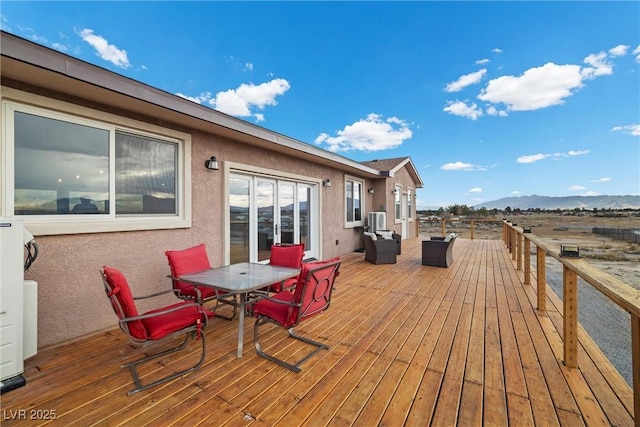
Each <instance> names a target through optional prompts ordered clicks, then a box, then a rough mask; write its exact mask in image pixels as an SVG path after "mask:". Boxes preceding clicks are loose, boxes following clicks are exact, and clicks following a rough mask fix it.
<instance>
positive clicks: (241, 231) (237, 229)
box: [229, 177, 250, 264]
mask: <svg viewBox="0 0 640 427" xmlns="http://www.w3.org/2000/svg"><path fill="white" fill-rule="evenodd" d="M249 183H250V181H249V180H248V179H246V178H233V177H232V178H231V179H230V180H229V218H230V220H231V221H230V224H229V229H230V230H229V231H230V242H229V243H230V261H231V264H235V263H238V262H247V261H249Z"/></svg>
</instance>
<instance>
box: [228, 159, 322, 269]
mask: <svg viewBox="0 0 640 427" xmlns="http://www.w3.org/2000/svg"><path fill="white" fill-rule="evenodd" d="M232 176H237V177H244V178H248V179H249V180H250V185H251V188H252V190H251V191H250V192H249V198H250V207H249V215H250V218H249V222H250V226H253V225H254V224H257V203H256V200H255V197H256V196H255V192H254V191H253V186H254V180H256V179H272V180H273V181H274V182H276V183H277V182H280V181H284V182H291V183H296V184H297V185H307V186H309V188H311V201H310V202H311V203H312V204H313V205H317V209H314V211H313V212H310V215H311V224H310V236H309V238H310V240H311V242H312V246H311V247H305V258H318V259H321V258H322V241H321V237H320V236H322V219H321V217H322V198H321V195H322V192H321V191H320V188H322V180H320V179H316V178H311V177H308V176H304V175H299V174H294V173H288V172H283V171H278V170H274V169H269V168H263V167H260V166H254V165H248V164H245V163H236V162H233V161H229V160H227V161H225V162H224V182H225V184H224V186H225V188H226V189H227V190H226V192H225V200H224V204H225V205H224V223H225V227H224V228H225V232H224V233H225V236H224V237H225V251H224V252H225V264H229V263H230V259H231V258H230V257H231V256H230V242H231V234H230V227H229V224H230V222H231V217H230V214H229V197H228V196H229V186H230V179H231V177H232ZM296 188H297V187H296ZM255 236H256V233H250V235H249V238H250V239H254V238H255ZM250 244H251V245H257V242H256V241H253V240H252V242H251V243H250ZM253 256H254V254H250V259H251V260H252V261H253V262H255V261H257V260H256V259H254V258H252V257H253Z"/></svg>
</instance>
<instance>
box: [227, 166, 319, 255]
mask: <svg viewBox="0 0 640 427" xmlns="http://www.w3.org/2000/svg"><path fill="white" fill-rule="evenodd" d="M229 181H230V182H229V183H230V185H229V223H228V227H229V239H228V242H229V243H228V244H229V251H228V253H229V262H230V263H231V264H233V263H237V262H243V261H249V262H262V261H268V260H269V257H270V256H271V245H273V244H276V243H304V245H305V258H307V257H316V256H317V252H318V241H319V239H318V236H319V231H318V230H319V225H318V219H319V211H318V188H317V187H318V186H317V184H315V183H306V182H298V181H293V180H289V179H279V178H271V177H262V176H252V175H245V174H239V173H238V174H231V175H230V180H229Z"/></svg>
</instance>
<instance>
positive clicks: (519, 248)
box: [516, 232, 522, 271]
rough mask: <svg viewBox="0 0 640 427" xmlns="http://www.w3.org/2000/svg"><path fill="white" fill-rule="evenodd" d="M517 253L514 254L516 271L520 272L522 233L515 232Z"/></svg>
mask: <svg viewBox="0 0 640 427" xmlns="http://www.w3.org/2000/svg"><path fill="white" fill-rule="evenodd" d="M516 238H517V239H518V251H517V252H516V270H518V271H522V233H518V232H516Z"/></svg>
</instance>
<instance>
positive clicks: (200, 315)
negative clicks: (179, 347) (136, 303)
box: [142, 301, 213, 340]
mask: <svg viewBox="0 0 640 427" xmlns="http://www.w3.org/2000/svg"><path fill="white" fill-rule="evenodd" d="M180 306H185V307H184V308H182V309H180V310H176V311H172V312H171V313H166V314H161V315H158V316H154V317H150V318H148V319H142V323H144V326H145V327H146V329H147V332H148V335H149V338H150V339H153V340H157V339H160V338H163V337H165V336H167V335H169V334H171V333H173V332H176V331H179V330H181V329H184V328H187V327H189V326H195V325H196V324H197V323H198V321H200V322H202V323H204V321H205V318H204V316H205V314H206V315H207V316H209V317H211V316H213V313H212V312H210V311H208V310H207V311H205V310H204V308H203V307H199V306H197V305H193V303H192V302H188V301H187V302H179V303H176V304H173V305H169V306H166V307H162V308H158V309H155V310H151V311H148V312H146V313H145V314H153V313H157V312H159V311H163V310H168V309H171V308H174V307H180ZM201 310H202V311H201Z"/></svg>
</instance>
